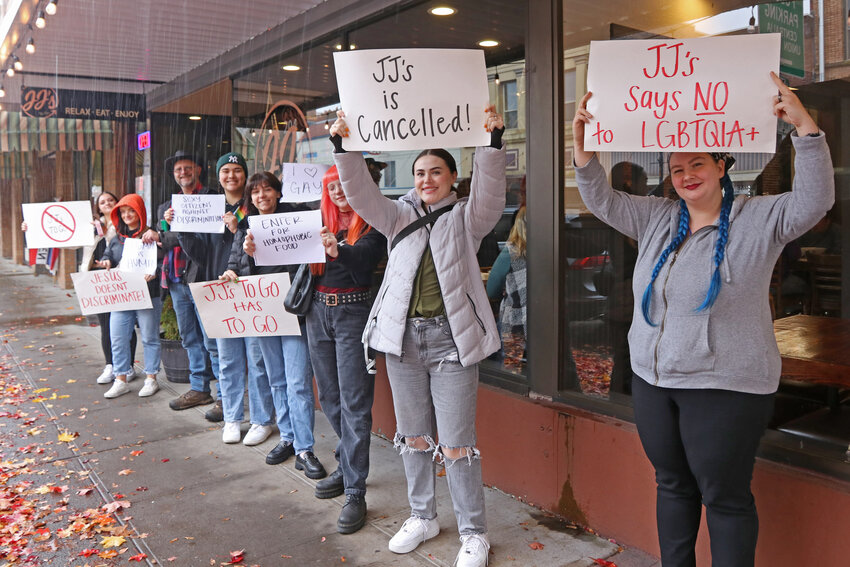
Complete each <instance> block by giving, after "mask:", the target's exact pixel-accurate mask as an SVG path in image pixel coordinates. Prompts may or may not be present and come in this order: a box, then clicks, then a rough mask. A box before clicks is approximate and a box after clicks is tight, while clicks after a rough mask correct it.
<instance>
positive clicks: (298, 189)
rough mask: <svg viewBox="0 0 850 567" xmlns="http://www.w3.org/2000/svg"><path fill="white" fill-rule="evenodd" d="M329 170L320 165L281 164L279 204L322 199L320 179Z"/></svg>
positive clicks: (327, 166) (326, 166) (327, 167)
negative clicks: (281, 186)
mask: <svg viewBox="0 0 850 567" xmlns="http://www.w3.org/2000/svg"><path fill="white" fill-rule="evenodd" d="M328 169H330V166H329V165H322V164H320V163H284V164H281V176H280V181H281V183H282V185H283V188H282V190H281V193H282V195H283V196H282V197H281V198H280V202H281V203H306V202H308V201H318V200H319V199H321V198H322V177H324V175H325V172H326V171H327V170H328Z"/></svg>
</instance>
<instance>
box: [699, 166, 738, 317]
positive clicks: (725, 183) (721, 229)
mask: <svg viewBox="0 0 850 567" xmlns="http://www.w3.org/2000/svg"><path fill="white" fill-rule="evenodd" d="M720 184H721V185H722V187H723V204H722V205H721V207H720V222H719V223H718V225H717V243H716V244H715V245H714V273H713V274H712V275H711V285H710V286H709V287H708V293H706V295H705V300H704V301H703V302H702V305H700V306H699V307H697V309H696V310H697V311H703V310H705V309H708V308H709V307H711V306H712V305H713V304H714V300H715V299H717V295H718V294H719V293H720V285H721V281H720V264H721V263H722V262H723V256H725V255H726V242H727V241H728V240H729V213H730V211H731V210H732V203H733V202H734V200H735V188H734V187H733V185H732V180H731V179H730V178H729V174H728V173H726V174H724V175H723V178H722V179H721V180H720Z"/></svg>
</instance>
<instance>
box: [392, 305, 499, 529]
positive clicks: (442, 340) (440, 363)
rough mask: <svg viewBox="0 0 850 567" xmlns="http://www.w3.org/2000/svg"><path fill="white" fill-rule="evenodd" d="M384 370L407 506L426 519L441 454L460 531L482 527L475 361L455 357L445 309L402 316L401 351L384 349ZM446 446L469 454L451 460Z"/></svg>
mask: <svg viewBox="0 0 850 567" xmlns="http://www.w3.org/2000/svg"><path fill="white" fill-rule="evenodd" d="M387 374H388V376H389V380H390V386H391V387H392V392H393V404H394V406H395V416H396V429H397V433H396V436H395V446H396V448H398V449H399V451H400V452H401V456H402V460H403V461H404V472H405V475H406V476H407V498H408V500H409V502H410V508H411V514H412V515H414V516H417V517H420V518H424V519H428V520H431V519H433V518H435V517H436V516H437V501H436V496H435V487H436V465H435V463H434V461H435V460H440V461H443V462H445V465H446V479H447V480H448V483H449V493H450V494H451V497H452V505H453V507H454V512H455V517H456V519H457V527H458V532H459V533H460V534H461V535H465V534H473V533H478V534H481V533H486V532H487V523H486V520H485V518H484V486H483V483H482V479H481V460H480V454H479V452H478V449H476V448H475V441H476V439H475V408H476V402H477V399H478V365H477V364H475V365H473V366H469V367H466V368H464V367H463V366H461V365H460V362H459V360H458V354H457V347H456V346H455V343H454V340H453V339H452V333H451V329H450V328H449V325H448V321H447V320H446V318H445V317H444V316H440V317H435V318H433V319H426V318H421V317H417V318H412V319H408V320H407V327H406V329H405V332H404V341H403V344H402V355H401V356H400V357H399V356H395V355H392V354H387ZM438 432H439V439H438V441H439V443H436V442H435V440H437V434H438ZM413 437H416V438H421V439H423V440H424V441H425V442H427V445H428V448H427V449H417V448H414V447H411V446H410V445H409V444H408V443H407V442H406V439H408V438H413ZM448 449H455V450H456V449H467V452H466V453H467V456H462V457H460V458H458V459H455V460H452V459H450V458H448V457H445V456H444V454H443V453H444V451H445V450H448Z"/></svg>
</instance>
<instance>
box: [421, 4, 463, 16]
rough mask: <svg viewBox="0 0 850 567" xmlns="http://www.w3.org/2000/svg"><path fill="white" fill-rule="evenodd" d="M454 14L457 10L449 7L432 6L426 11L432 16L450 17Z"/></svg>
mask: <svg viewBox="0 0 850 567" xmlns="http://www.w3.org/2000/svg"><path fill="white" fill-rule="evenodd" d="M455 12H457V10H455V9H454V8H452V7H450V6H434V7H433V8H431V9H430V10H428V13H429V14H431V15H433V16H451V15H452V14H454V13H455Z"/></svg>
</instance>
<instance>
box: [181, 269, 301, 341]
mask: <svg viewBox="0 0 850 567" xmlns="http://www.w3.org/2000/svg"><path fill="white" fill-rule="evenodd" d="M189 289H190V290H191V292H192V298H193V299H194V300H195V305H196V306H197V308H198V313H199V314H200V316H201V323H203V325H204V330H205V331H206V333H207V336H209V337H210V338H216V339H223V338H234V337H263V336H271V335H300V334H301V328H300V327H299V326H298V317H297V316H295V315H292V314H291V313H288V312H287V311H286V310H285V309H284V308H283V298H284V297H286V293H287V292H288V291H289V274H288V273H286V272H282V273H279V274H264V275H262V276H246V277H240V278H239V280H238V281H236V282H230V281H220V282H217V281H212V282H198V283H191V284H189Z"/></svg>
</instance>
